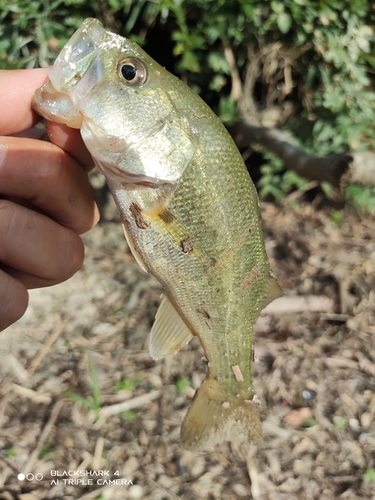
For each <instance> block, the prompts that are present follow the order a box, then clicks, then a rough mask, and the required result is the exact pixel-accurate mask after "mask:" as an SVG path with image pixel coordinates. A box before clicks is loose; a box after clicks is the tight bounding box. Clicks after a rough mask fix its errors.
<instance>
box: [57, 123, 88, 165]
mask: <svg viewBox="0 0 375 500" xmlns="http://www.w3.org/2000/svg"><path fill="white" fill-rule="evenodd" d="M47 132H48V136H49V139H50V141H51V142H52V143H53V144H56V146H59V147H60V148H61V149H64V150H65V151H67V152H68V153H69V154H70V155H71V156H72V157H73V158H74V159H75V160H77V161H78V163H79V164H80V165H82V166H83V167H84V169H85V170H86V172H90V170H92V169H93V168H94V161H93V159H92V156H91V155H90V153H89V152H88V150H87V148H86V146H85V145H84V143H83V140H82V137H81V132H80V131H79V130H77V129H73V128H69V127H68V126H67V125H63V124H61V123H54V122H47Z"/></svg>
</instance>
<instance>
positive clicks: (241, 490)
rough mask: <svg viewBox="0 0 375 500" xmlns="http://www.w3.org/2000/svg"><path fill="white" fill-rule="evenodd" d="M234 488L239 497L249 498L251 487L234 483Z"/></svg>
mask: <svg viewBox="0 0 375 500" xmlns="http://www.w3.org/2000/svg"><path fill="white" fill-rule="evenodd" d="M232 490H233V491H234V492H235V494H236V495H237V497H244V498H245V497H247V498H249V496H250V488H246V486H244V485H243V484H241V483H236V484H234V485H233V486H232Z"/></svg>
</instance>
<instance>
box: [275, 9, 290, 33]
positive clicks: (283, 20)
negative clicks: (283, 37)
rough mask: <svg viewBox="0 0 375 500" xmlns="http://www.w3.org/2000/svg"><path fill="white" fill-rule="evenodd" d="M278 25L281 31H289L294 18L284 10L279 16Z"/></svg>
mask: <svg viewBox="0 0 375 500" xmlns="http://www.w3.org/2000/svg"><path fill="white" fill-rule="evenodd" d="M277 26H278V27H279V30H280V31H281V33H284V34H285V33H288V31H289V30H290V28H291V26H292V18H291V17H290V15H289V14H287V13H286V12H282V13H281V14H279V15H278V16H277Z"/></svg>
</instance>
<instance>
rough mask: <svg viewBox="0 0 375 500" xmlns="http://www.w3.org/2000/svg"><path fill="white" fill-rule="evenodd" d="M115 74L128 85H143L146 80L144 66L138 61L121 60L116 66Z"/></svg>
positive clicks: (131, 59) (130, 59)
mask: <svg viewBox="0 0 375 500" xmlns="http://www.w3.org/2000/svg"><path fill="white" fill-rule="evenodd" d="M117 74H118V76H119V77H120V78H121V80H125V82H126V83H128V84H129V85H143V84H144V83H145V81H146V79H147V70H146V66H145V65H144V64H143V63H142V62H141V61H139V60H138V59H133V58H130V57H129V58H126V59H122V60H121V61H120V62H119V63H118V65H117Z"/></svg>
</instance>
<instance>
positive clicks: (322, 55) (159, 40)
mask: <svg viewBox="0 0 375 500" xmlns="http://www.w3.org/2000/svg"><path fill="white" fill-rule="evenodd" d="M86 17H96V18H98V19H99V20H100V21H101V22H102V23H103V24H104V25H105V27H107V28H109V29H111V30H113V31H115V32H118V33H120V34H122V35H125V36H128V37H130V38H132V39H133V40H135V41H136V42H138V43H139V44H141V45H142V46H143V47H144V48H145V50H146V51H147V52H149V53H150V55H151V56H152V57H154V58H155V59H157V60H158V62H159V63H161V64H163V65H164V66H166V67H167V69H169V70H170V71H172V72H173V73H175V74H176V75H177V76H179V77H180V78H181V79H182V80H184V81H185V82H186V83H188V84H189V85H190V86H191V87H192V88H193V89H194V90H195V91H197V92H198V93H199V94H200V95H201V96H202V97H203V99H204V100H205V101H206V102H208V104H209V105H210V106H211V107H212V108H213V109H214V110H215V112H216V113H218V114H219V115H220V116H221V118H222V120H223V121H224V123H225V124H226V125H228V126H230V125H232V124H234V123H236V122H237V121H238V120H239V114H238V110H237V104H236V101H235V96H234V88H233V85H234V81H233V75H234V73H235V72H237V75H238V76H239V79H240V80H241V81H242V84H243V86H244V87H243V88H244V89H245V91H246V89H247V90H248V92H251V96H249V99H250V104H251V105H252V106H255V108H256V110H257V112H259V113H260V114H261V116H262V120H263V123H264V124H265V125H267V126H277V127H282V128H283V129H284V130H286V131H288V132H290V134H291V136H292V137H293V138H294V140H295V142H296V143H297V144H298V145H300V146H301V147H302V148H303V149H305V150H306V151H308V152H312V153H314V154H317V155H327V154H331V153H341V152H353V151H361V150H366V149H367V150H374V151H375V147H374V146H375V127H374V123H375V105H374V103H375V79H374V70H375V51H374V47H375V41H374V40H375V39H374V26H375V22H374V21H375V6H374V3H373V2H370V1H367V0H324V1H323V0H322V1H316V0H272V1H268V0H106V1H104V0H90V1H89V0H0V68H2V69H14V68H30V67H35V66H46V65H49V64H51V63H52V62H53V60H54V58H55V57H56V55H57V53H58V52H59V50H60V49H61V48H62V47H63V45H64V44H65V42H66V41H67V40H68V39H69V37H70V36H71V34H72V33H73V31H74V30H75V29H76V28H77V27H78V26H79V25H80V23H81V22H82V20H83V19H84V18H86ZM228 50H229V52H228ZM229 56H232V59H233V60H234V61H235V65H233V60H231V58H230V57H229ZM231 61H232V62H231ZM254 61H256V64H255V63H254ZM249 68H250V71H249ZM247 156H248V157H249V161H248V164H249V166H250V165H251V164H254V159H255V160H256V159H257V158H258V160H259V158H261V163H262V166H261V168H260V172H261V173H260V176H259V175H258V174H256V173H255V174H254V175H253V177H254V176H255V179H256V180H257V181H258V187H259V189H260V194H261V195H262V196H270V195H271V196H273V197H275V198H276V199H280V198H282V197H283V196H285V194H286V193H287V192H290V190H291V189H295V188H297V189H301V188H303V186H304V185H305V184H306V183H307V181H304V180H302V179H301V178H299V177H298V175H296V174H295V173H293V172H291V171H286V170H285V169H284V168H283V165H282V164H281V162H280V160H278V159H276V158H274V157H273V156H272V155H271V154H269V153H267V152H265V151H264V150H262V149H261V148H259V151H258V152H256V151H255V152H254V149H251V151H250V152H248V154H247ZM255 163H256V162H255ZM258 170H259V169H258ZM250 172H251V173H252V174H253V172H252V170H251V167H250ZM364 192H365V195H363V193H364ZM358 193H359V194H358ZM351 196H352V197H354V199H355V201H356V203H357V201H358V198H359V199H360V198H361V196H364V197H365V199H366V203H367V205H368V206H370V208H371V206H375V190H374V189H372V188H369V189H367V190H363V189H362V188H361V189H360V190H359V191H358V190H357V191H355V192H354V194H353V190H352V191H351ZM369 200H370V202H369Z"/></svg>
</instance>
